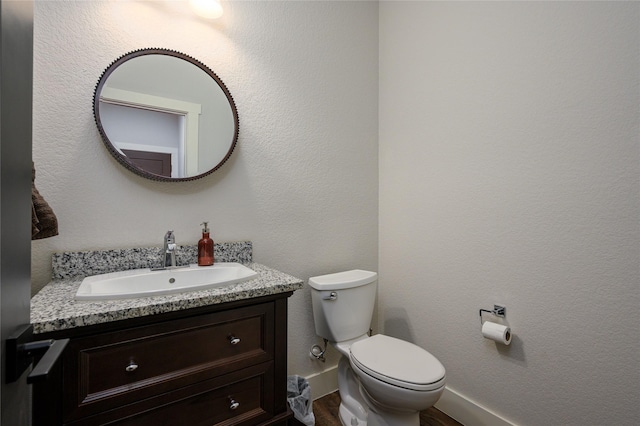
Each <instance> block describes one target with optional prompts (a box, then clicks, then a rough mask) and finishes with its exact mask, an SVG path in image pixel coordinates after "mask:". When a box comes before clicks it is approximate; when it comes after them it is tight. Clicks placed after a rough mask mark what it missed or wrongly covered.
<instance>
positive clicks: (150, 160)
mask: <svg viewBox="0 0 640 426" xmlns="http://www.w3.org/2000/svg"><path fill="white" fill-rule="evenodd" d="M122 152H123V153H124V155H126V156H127V157H128V158H129V160H131V162H132V163H133V164H135V165H136V166H138V167H140V168H142V169H145V170H146V171H148V172H149V173H153V174H154V175H158V176H164V177H171V176H172V175H171V154H166V153H162V152H150V151H135V150H132V149H123V150H122Z"/></svg>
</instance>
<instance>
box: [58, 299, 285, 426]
mask: <svg viewBox="0 0 640 426" xmlns="http://www.w3.org/2000/svg"><path fill="white" fill-rule="evenodd" d="M273 329H274V312H273V304H272V303H263V304H260V305H254V306H248V307H242V308H237V309H233V310H229V311H221V312H215V313H211V314H205V315H200V316H197V317H190V318H184V319H179V320H174V321H169V322H163V323H158V324H153V325H149V326H143V327H136V328H131V329H126V330H122V331H117V332H111V333H105V334H101V335H96V336H91V337H85V338H79V339H74V340H72V342H71V343H70V347H69V348H68V351H67V355H66V357H65V380H68V382H67V384H65V393H66V395H65V398H64V413H65V414H64V419H65V422H69V421H74V420H77V419H80V418H83V417H87V416H91V415H93V414H96V413H99V412H104V411H107V410H113V409H116V408H119V407H122V406H124V405H128V404H132V403H134V402H136V401H140V400H143V399H149V398H153V397H155V396H157V395H161V394H166V393H168V392H171V391H174V390H176V389H180V388H185V387H188V386H190V385H192V384H194V383H198V382H203V381H206V380H209V379H212V378H215V377H218V376H222V375H225V374H229V373H232V372H234V371H239V370H242V369H245V368H247V367H250V366H254V365H257V364H261V363H264V362H267V361H272V360H273V359H274V341H273V333H274V331H273ZM208 395H209V397H211V398H212V397H213V396H211V395H212V394H208ZM150 424H153V423H150Z"/></svg>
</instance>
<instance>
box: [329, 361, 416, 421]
mask: <svg viewBox="0 0 640 426" xmlns="http://www.w3.org/2000/svg"><path fill="white" fill-rule="evenodd" d="M338 390H339V392H340V399H341V400H342V401H341V403H340V409H339V417H340V423H342V425H343V426H420V413H419V412H417V411H395V410H394V411H390V410H385V409H384V408H382V407H380V406H379V405H378V404H375V403H374V402H373V401H372V399H371V398H370V397H368V395H366V391H364V390H363V389H361V385H360V382H359V381H358V379H357V377H356V375H355V373H354V372H353V370H352V369H351V364H350V363H349V360H348V359H347V358H346V357H345V356H343V357H342V358H340V362H339V363H338Z"/></svg>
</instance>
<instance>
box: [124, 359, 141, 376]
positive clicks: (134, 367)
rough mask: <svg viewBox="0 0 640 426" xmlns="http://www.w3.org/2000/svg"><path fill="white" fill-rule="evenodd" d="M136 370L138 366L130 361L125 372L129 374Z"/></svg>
mask: <svg viewBox="0 0 640 426" xmlns="http://www.w3.org/2000/svg"><path fill="white" fill-rule="evenodd" d="M137 369H138V364H136V363H135V362H133V361H131V362H130V363H129V365H127V366H126V367H125V370H126V371H127V373H131V372H132V371H136V370H137Z"/></svg>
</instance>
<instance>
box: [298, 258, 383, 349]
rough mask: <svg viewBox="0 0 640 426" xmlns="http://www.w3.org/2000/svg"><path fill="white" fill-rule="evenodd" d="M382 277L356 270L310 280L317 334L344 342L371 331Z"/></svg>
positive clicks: (334, 340)
mask: <svg viewBox="0 0 640 426" xmlns="http://www.w3.org/2000/svg"><path fill="white" fill-rule="evenodd" d="M377 280H378V274H377V273H375V272H370V271H363V270H360V269H356V270H353V271H346V272H338V273H335V274H329V275H320V276H317V277H311V278H309V286H310V287H311V302H312V306H313V320H314V322H315V326H316V334H317V335H318V336H320V337H322V338H325V339H327V340H329V341H330V342H343V341H345V340H349V339H354V338H356V337H360V336H362V335H364V334H365V333H367V332H368V331H369V327H370V326H371V317H372V315H373V307H374V304H375V301H376V288H377V283H378V281H377Z"/></svg>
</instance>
